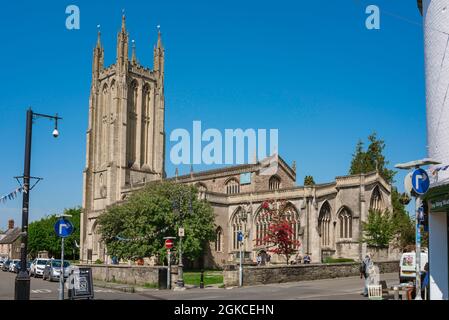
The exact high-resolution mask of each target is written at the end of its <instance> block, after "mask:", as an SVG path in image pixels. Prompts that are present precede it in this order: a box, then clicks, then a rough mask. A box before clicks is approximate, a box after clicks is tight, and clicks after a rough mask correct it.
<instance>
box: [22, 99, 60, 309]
mask: <svg viewBox="0 0 449 320" xmlns="http://www.w3.org/2000/svg"><path fill="white" fill-rule="evenodd" d="M37 118H48V119H51V120H55V129H54V130H53V136H54V137H55V138H57V137H58V136H59V131H58V120H60V119H62V118H59V117H58V114H56V116H48V115H45V114H39V113H34V112H33V111H32V110H31V108H30V109H28V111H27V115H26V134H25V162H24V170H23V177H22V178H23V200H22V234H21V236H22V239H21V241H22V242H21V244H20V270H19V273H18V274H17V277H16V279H15V291H14V299H15V300H29V299H30V276H29V275H28V272H27V261H26V260H27V249H28V216H29V205H30V191H31V189H32V188H30V179H32V177H31V176H30V171H31V170H30V167H31V140H32V132H33V119H37Z"/></svg>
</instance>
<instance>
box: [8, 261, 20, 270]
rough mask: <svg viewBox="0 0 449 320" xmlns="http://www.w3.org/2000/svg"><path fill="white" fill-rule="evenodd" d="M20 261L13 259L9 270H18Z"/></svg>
mask: <svg viewBox="0 0 449 320" xmlns="http://www.w3.org/2000/svg"><path fill="white" fill-rule="evenodd" d="M19 263H20V260H19V259H13V260H12V261H11V264H10V265H9V272H16V269H17V265H18V264H19Z"/></svg>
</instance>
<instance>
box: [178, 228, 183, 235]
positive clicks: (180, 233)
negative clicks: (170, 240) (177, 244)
mask: <svg viewBox="0 0 449 320" xmlns="http://www.w3.org/2000/svg"><path fill="white" fill-rule="evenodd" d="M178 236H179V237H184V228H179V229H178Z"/></svg>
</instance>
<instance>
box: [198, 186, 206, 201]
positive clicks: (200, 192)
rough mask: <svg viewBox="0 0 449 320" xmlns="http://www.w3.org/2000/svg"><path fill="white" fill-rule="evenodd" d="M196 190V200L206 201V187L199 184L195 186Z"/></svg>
mask: <svg viewBox="0 0 449 320" xmlns="http://www.w3.org/2000/svg"><path fill="white" fill-rule="evenodd" d="M196 188H197V189H198V199H200V200H204V199H206V192H207V187H206V185H204V184H203V183H201V182H199V183H197V184H196Z"/></svg>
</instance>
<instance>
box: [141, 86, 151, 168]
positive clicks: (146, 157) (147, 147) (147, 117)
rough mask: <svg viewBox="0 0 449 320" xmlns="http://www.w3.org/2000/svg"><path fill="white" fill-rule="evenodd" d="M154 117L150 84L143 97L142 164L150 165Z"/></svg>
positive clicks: (144, 88)
mask: <svg viewBox="0 0 449 320" xmlns="http://www.w3.org/2000/svg"><path fill="white" fill-rule="evenodd" d="M152 117H153V114H152V110H151V88H150V85H149V84H146V85H145V86H144V87H143V99H142V131H141V143H142V154H141V163H142V165H150V162H151V161H150V160H151V159H150V157H151V154H152V153H151V148H152V145H153V138H152V132H151V119H152Z"/></svg>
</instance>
